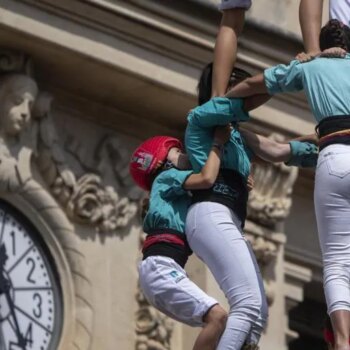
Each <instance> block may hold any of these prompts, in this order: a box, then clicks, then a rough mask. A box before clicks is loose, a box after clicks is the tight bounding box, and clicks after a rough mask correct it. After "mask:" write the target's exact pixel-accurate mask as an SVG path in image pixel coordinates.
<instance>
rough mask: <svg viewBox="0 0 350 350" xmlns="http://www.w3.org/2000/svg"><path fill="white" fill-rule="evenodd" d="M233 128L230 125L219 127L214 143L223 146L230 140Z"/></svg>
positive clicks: (216, 130) (216, 129)
mask: <svg viewBox="0 0 350 350" xmlns="http://www.w3.org/2000/svg"><path fill="white" fill-rule="evenodd" d="M231 130H232V127H231V125H230V124H227V125H225V126H217V127H216V128H215V133H214V142H216V143H218V144H220V145H223V144H225V143H226V142H227V141H229V140H230V137H231Z"/></svg>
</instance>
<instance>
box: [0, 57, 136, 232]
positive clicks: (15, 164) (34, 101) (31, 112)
mask: <svg viewBox="0 0 350 350" xmlns="http://www.w3.org/2000/svg"><path fill="white" fill-rule="evenodd" d="M14 57H16V56H13V57H12V56H11V55H10V54H9V55H7V56H6V55H4V54H3V55H2V56H1V52H0V71H1V70H2V71H4V70H13V69H18V70H20V68H19V67H21V66H23V64H24V62H25V61H24V58H21V56H19V57H18V58H17V60H16V59H15V58H14ZM51 102H52V97H51V96H50V95H49V94H47V93H45V92H40V93H39V94H38V89H37V85H36V83H35V81H34V80H33V79H31V78H29V77H28V76H25V75H23V74H10V75H6V76H5V78H2V80H1V81H0V186H1V187H0V190H1V189H2V190H11V191H16V190H17V189H18V188H19V187H20V186H22V185H23V184H24V183H25V182H26V181H27V180H28V179H29V178H30V177H31V169H30V163H31V159H32V155H33V154H34V156H35V157H34V159H35V160H36V163H37V165H38V168H39V170H40V172H41V174H42V177H43V179H44V180H45V182H46V183H47V185H48V187H49V189H50V190H51V192H52V194H53V195H54V196H55V198H56V199H57V200H58V202H59V203H60V204H61V205H62V207H63V208H64V209H65V210H66V213H67V215H68V216H69V217H70V218H71V219H72V220H75V221H78V222H80V223H84V224H88V225H92V226H94V227H96V229H97V230H98V231H99V232H112V231H115V230H116V229H118V228H120V227H125V226H126V225H128V223H129V222H130V220H131V218H132V217H133V216H134V215H135V213H136V205H135V203H133V202H130V201H129V199H128V198H127V197H120V196H119V195H118V194H117V193H116V192H115V191H114V189H113V188H112V187H105V186H104V185H103V183H102V180H101V178H100V177H99V176H97V175H95V174H85V175H83V176H81V177H80V178H78V179H76V177H75V175H74V173H73V172H72V171H71V170H70V169H69V167H68V165H67V163H66V162H65V157H64V152H63V150H62V148H61V146H60V144H59V142H58V137H57V135H56V131H55V127H54V124H53V121H52V116H51V114H50V110H51Z"/></svg>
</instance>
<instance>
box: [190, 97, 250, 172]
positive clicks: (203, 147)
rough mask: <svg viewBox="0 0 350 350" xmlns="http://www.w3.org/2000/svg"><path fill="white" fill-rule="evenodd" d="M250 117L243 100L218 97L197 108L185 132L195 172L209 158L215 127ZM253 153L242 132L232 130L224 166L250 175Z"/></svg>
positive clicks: (226, 148)
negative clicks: (244, 108)
mask: <svg viewBox="0 0 350 350" xmlns="http://www.w3.org/2000/svg"><path fill="white" fill-rule="evenodd" d="M248 119H249V114H248V113H246V112H245V111H244V110H243V100H242V99H229V98H225V97H215V98H213V99H211V100H210V101H208V102H207V103H204V104H203V105H201V106H198V107H196V108H194V109H193V110H192V111H191V112H190V113H189V115H188V117H187V120H188V124H187V128H186V133H185V145H186V151H187V154H188V156H189V159H190V161H191V164H192V167H193V171H194V172H195V173H199V172H200V171H201V169H202V168H203V166H204V165H205V163H206V161H207V159H208V155H209V152H210V150H211V147H212V144H213V136H214V127H215V126H218V125H227V124H228V123H230V122H237V121H246V120H248ZM251 155H252V152H251V151H250V149H249V148H248V147H247V146H246V145H245V143H244V140H243V138H242V137H241V134H240V132H239V131H238V130H236V129H233V130H232V132H231V138H230V140H229V142H227V143H226V144H225V146H224V151H223V156H222V161H221V168H225V169H233V170H236V171H238V172H239V173H240V174H241V175H242V176H243V177H245V178H247V177H248V175H249V172H250V158H251Z"/></svg>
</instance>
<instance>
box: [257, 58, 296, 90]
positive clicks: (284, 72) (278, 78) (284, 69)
mask: <svg viewBox="0 0 350 350" xmlns="http://www.w3.org/2000/svg"><path fill="white" fill-rule="evenodd" d="M264 79H265V85H266V88H267V90H268V92H269V94H270V95H274V94H277V93H281V92H293V91H300V90H303V70H302V65H301V64H300V62H299V61H292V62H291V63H290V64H289V65H288V66H287V65H284V64H279V65H277V66H275V67H272V68H268V69H266V70H265V71H264Z"/></svg>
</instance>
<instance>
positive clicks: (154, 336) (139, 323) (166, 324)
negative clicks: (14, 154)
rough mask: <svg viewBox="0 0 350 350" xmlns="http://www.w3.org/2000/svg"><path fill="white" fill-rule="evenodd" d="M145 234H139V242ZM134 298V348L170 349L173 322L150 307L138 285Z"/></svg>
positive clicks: (150, 349) (143, 349) (139, 349)
mask: <svg viewBox="0 0 350 350" xmlns="http://www.w3.org/2000/svg"><path fill="white" fill-rule="evenodd" d="M144 238H145V234H144V233H141V234H140V242H141V245H142V242H143V240H144ZM136 300H137V303H138V310H137V312H136V346H135V349H136V350H170V340H171V336H172V333H173V328H174V322H173V321H172V320H171V319H170V318H169V317H167V316H165V315H164V314H163V313H161V312H160V311H158V310H156V309H155V308H154V307H152V306H151V305H150V304H149V303H148V301H147V300H146V298H145V296H144V295H143V293H142V291H141V289H140V287H138V291H137V295H136Z"/></svg>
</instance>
